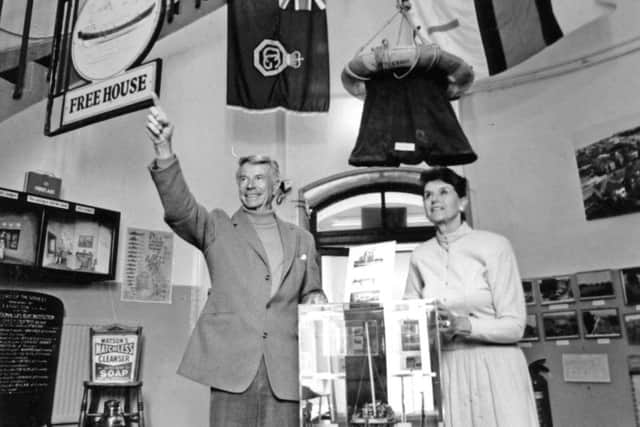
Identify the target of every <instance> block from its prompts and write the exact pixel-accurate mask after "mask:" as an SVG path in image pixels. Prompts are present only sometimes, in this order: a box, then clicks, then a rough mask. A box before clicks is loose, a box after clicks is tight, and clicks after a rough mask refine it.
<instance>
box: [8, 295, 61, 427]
mask: <svg viewBox="0 0 640 427" xmlns="http://www.w3.org/2000/svg"><path fill="white" fill-rule="evenodd" d="M63 316H64V307H63V304H62V302H61V301H60V300H59V299H58V298H56V297H53V296H51V295H46V294H41V293H36V292H25V291H16V290H0V414H2V416H0V427H31V426H36V425H37V426H40V425H45V424H47V425H48V423H49V422H50V420H51V411H52V408H53V392H54V389H55V380H56V369H57V366H58V354H59V350H60V336H61V333H62V318H63Z"/></svg>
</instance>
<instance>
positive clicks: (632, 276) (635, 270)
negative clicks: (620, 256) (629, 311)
mask: <svg viewBox="0 0 640 427" xmlns="http://www.w3.org/2000/svg"><path fill="white" fill-rule="evenodd" d="M620 276H621V277H620V279H621V281H622V290H623V293H624V303H625V304H627V305H636V304H640V267H631V268H625V269H622V270H621V272H620Z"/></svg>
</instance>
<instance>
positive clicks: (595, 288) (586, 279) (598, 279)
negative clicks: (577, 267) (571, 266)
mask: <svg viewBox="0 0 640 427" xmlns="http://www.w3.org/2000/svg"><path fill="white" fill-rule="evenodd" d="M576 282H577V284H578V295H579V298H580V299H581V300H590V299H602V298H614V297H615V296H616V293H615V290H614V289H613V275H612V274H611V270H601V271H586V272H581V273H576Z"/></svg>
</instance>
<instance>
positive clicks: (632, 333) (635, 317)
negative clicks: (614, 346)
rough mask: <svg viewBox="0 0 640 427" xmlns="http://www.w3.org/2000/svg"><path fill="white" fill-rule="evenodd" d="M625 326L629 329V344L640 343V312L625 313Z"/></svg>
mask: <svg viewBox="0 0 640 427" xmlns="http://www.w3.org/2000/svg"><path fill="white" fill-rule="evenodd" d="M624 328H625V329H626V330H627V341H629V345H640V313H627V314H625V315H624Z"/></svg>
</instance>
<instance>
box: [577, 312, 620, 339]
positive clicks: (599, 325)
mask: <svg viewBox="0 0 640 427" xmlns="http://www.w3.org/2000/svg"><path fill="white" fill-rule="evenodd" d="M582 324H583V325H584V337H585V338H609V337H619V336H622V329H621V325H620V316H619V315H618V309H617V308H595V309H590V310H582Z"/></svg>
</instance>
